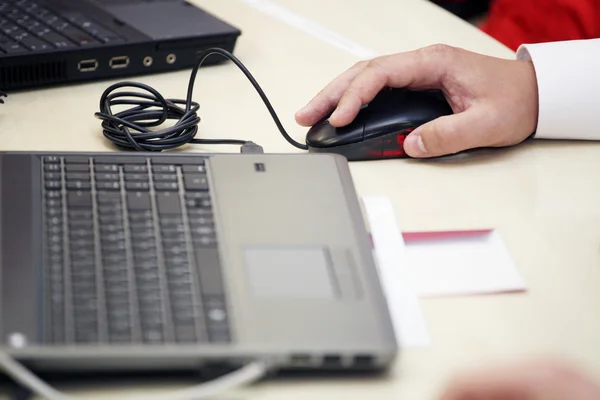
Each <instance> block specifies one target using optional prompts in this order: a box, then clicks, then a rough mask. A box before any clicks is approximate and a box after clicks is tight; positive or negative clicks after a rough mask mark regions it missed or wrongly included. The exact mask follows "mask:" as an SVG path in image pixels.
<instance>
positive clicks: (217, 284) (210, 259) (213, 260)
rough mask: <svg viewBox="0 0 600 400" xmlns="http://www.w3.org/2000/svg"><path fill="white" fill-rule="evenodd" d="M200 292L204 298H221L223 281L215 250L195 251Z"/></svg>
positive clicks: (200, 249)
mask: <svg viewBox="0 0 600 400" xmlns="http://www.w3.org/2000/svg"><path fill="white" fill-rule="evenodd" d="M195 255H196V265H197V269H198V274H199V276H200V286H201V289H202V290H201V292H202V294H203V295H205V296H221V295H222V294H223V281H222V277H221V265H220V261H219V253H218V250H217V249H202V248H196V249H195Z"/></svg>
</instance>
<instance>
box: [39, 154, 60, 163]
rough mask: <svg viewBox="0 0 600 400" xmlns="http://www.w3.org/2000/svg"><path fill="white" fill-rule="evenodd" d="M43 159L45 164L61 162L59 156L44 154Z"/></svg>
mask: <svg viewBox="0 0 600 400" xmlns="http://www.w3.org/2000/svg"><path fill="white" fill-rule="evenodd" d="M42 160H43V161H44V164H60V157H57V156H44V157H43V158H42Z"/></svg>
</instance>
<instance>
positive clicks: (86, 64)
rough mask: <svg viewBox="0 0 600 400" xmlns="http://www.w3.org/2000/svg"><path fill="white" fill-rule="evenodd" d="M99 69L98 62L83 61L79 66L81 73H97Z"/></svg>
mask: <svg viewBox="0 0 600 400" xmlns="http://www.w3.org/2000/svg"><path fill="white" fill-rule="evenodd" d="M97 68H98V61H97V60H82V61H79V64H77V69H79V72H91V71H95V70H96V69H97Z"/></svg>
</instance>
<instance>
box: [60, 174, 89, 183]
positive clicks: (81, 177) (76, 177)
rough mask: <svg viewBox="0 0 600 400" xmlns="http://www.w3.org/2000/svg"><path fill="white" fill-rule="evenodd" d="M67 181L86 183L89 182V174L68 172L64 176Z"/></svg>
mask: <svg viewBox="0 0 600 400" xmlns="http://www.w3.org/2000/svg"><path fill="white" fill-rule="evenodd" d="M65 177H66V179H67V181H88V182H89V180H90V174H89V173H80V172H69V173H67V174H66V176H65Z"/></svg>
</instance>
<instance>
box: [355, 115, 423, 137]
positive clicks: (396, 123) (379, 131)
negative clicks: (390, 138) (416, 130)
mask: <svg viewBox="0 0 600 400" xmlns="http://www.w3.org/2000/svg"><path fill="white" fill-rule="evenodd" d="M412 127H413V123H412V120H411V119H409V118H406V116H402V115H398V114H395V115H385V116H384V115H382V116H381V118H374V119H371V120H370V121H368V122H367V123H366V124H365V132H364V135H363V137H364V140H366V139H370V138H375V137H380V136H383V135H387V134H390V133H394V132H401V131H404V130H406V129H410V128H412Z"/></svg>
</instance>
